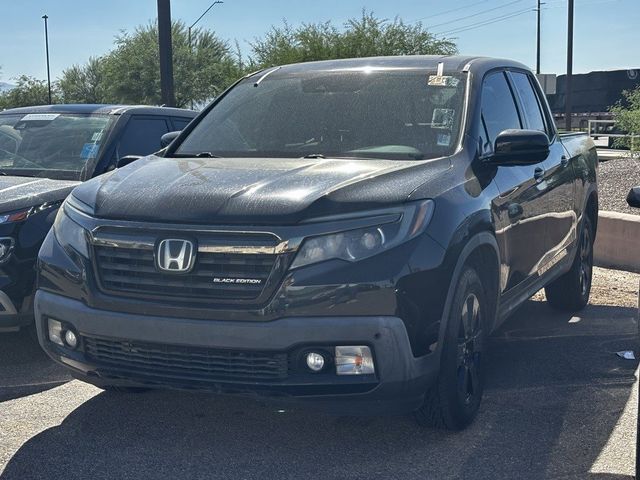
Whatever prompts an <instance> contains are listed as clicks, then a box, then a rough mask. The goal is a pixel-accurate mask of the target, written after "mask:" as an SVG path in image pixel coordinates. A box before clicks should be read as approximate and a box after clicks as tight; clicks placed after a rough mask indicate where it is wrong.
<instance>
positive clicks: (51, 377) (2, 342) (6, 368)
mask: <svg viewBox="0 0 640 480" xmlns="http://www.w3.org/2000/svg"><path fill="white" fill-rule="evenodd" d="M69 380H71V376H70V375H69V374H68V373H67V372H66V371H65V370H64V369H63V368H62V367H59V366H58V365H56V364H54V363H53V362H52V361H51V360H50V359H49V357H48V356H47V355H46V354H45V353H44V352H43V351H42V349H41V348H40V345H38V341H37V340H36V339H35V335H34V334H32V333H30V332H29V331H28V330H25V329H23V330H21V331H20V332H15V333H0V402H4V401H6V400H11V399H14V398H20V397H26V396H27V395H33V394H34V393H38V392H42V391H45V390H48V389H50V388H55V387H58V386H60V385H62V384H64V383H66V382H68V381H69Z"/></svg>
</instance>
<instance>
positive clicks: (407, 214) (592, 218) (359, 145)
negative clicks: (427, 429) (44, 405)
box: [36, 56, 598, 429]
mask: <svg viewBox="0 0 640 480" xmlns="http://www.w3.org/2000/svg"><path fill="white" fill-rule="evenodd" d="M596 167H597V155H596V150H595V148H594V145H593V142H592V141H591V140H590V139H589V137H588V136H586V135H569V136H566V137H561V136H559V135H558V133H557V131H556V129H555V127H554V124H553V121H552V117H551V114H550V112H549V109H548V106H547V103H546V100H545V98H544V96H543V94H542V92H541V90H540V87H539V85H538V83H537V82H536V80H535V77H534V76H533V75H532V74H531V72H530V71H529V70H527V68H526V67H524V66H523V65H520V64H518V63H514V62H510V61H503V60H493V59H487V58H472V57H457V56H454V57H431V56H415V57H412V56H407V57H389V58H365V59H357V60H343V61H328V62H318V63H306V64H299V65H287V66H283V67H276V68H270V69H267V70H264V71H261V72H258V73H256V74H253V75H250V76H248V77H246V78H244V79H242V80H240V81H239V82H238V83H237V84H235V85H234V86H233V87H232V88H231V89H229V90H228V91H227V92H225V93H224V94H223V95H221V96H220V98H218V99H217V100H216V101H215V102H214V103H213V104H212V105H210V106H209V107H208V108H207V109H206V110H205V111H204V112H203V113H202V114H200V115H199V116H198V118H197V119H196V120H194V122H192V123H191V124H190V125H189V126H188V127H187V128H186V129H185V130H183V132H182V133H181V134H180V135H179V136H178V138H177V139H176V140H175V141H174V142H173V143H172V144H171V145H170V146H169V148H168V149H167V150H166V151H165V152H164V153H163V154H162V156H150V157H147V158H144V159H141V160H139V161H138V162H135V163H134V164H132V165H130V166H127V167H125V168H122V169H119V170H117V171H115V172H112V173H109V174H107V175H104V176H102V177H101V178H99V179H95V180H92V181H89V182H86V183H85V184H83V185H81V186H79V187H78V188H76V189H75V190H74V191H73V193H72V194H71V195H70V196H69V198H68V199H67V201H66V203H65V205H64V208H63V209H61V210H60V212H59V214H58V217H57V219H56V222H55V225H54V228H53V230H52V232H51V233H50V234H49V235H48V236H47V239H46V241H45V243H44V245H43V248H42V249H41V251H40V256H39V288H38V292H37V294H36V312H37V327H38V336H39V339H40V342H41V344H42V346H43V348H44V349H45V350H46V351H47V352H48V354H49V355H50V356H51V357H52V358H53V359H54V360H56V361H58V362H60V363H61V364H63V365H65V366H66V367H68V368H69V369H70V370H71V372H72V373H73V375H75V376H76V377H77V378H80V379H82V380H84V381H87V382H90V383H93V384H95V385H98V386H101V387H103V388H107V389H109V388H111V389H119V390H123V389H135V388H140V387H168V388H186V389H202V390H208V391H215V392H231V393H251V394H255V393H259V394H263V395H265V396H278V398H280V399H281V401H285V399H289V400H295V401H298V402H309V403H313V404H314V405H315V406H316V407H321V408H326V409H329V410H332V411H335V412H339V413H343V414H347V413H351V414H353V413H356V414H362V413H366V414H374V413H391V412H394V413H398V412H407V411H415V412H416V416H417V418H418V420H419V421H420V422H421V423H423V424H432V425H439V426H445V427H448V428H453V429H457V428H463V427H464V426H466V425H467V424H469V422H471V420H472V419H473V418H474V416H475V415H476V412H477V411H478V406H479V404H480V399H481V396H482V391H483V386H484V377H485V372H484V364H483V358H484V350H485V348H486V339H487V336H488V335H489V333H490V332H491V331H492V330H493V329H494V328H496V326H497V325H499V324H500V322H502V321H503V320H504V319H505V318H506V317H507V316H508V315H510V314H511V313H512V312H514V311H515V309H516V308H517V307H518V306H519V305H521V304H522V302H523V301H525V300H526V299H527V298H529V297H531V296H532V295H533V294H534V293H535V292H536V291H538V290H539V289H541V288H543V287H544V288H546V292H547V298H548V301H549V302H550V303H551V304H552V305H553V306H555V307H558V308H562V309H567V310H578V309H580V308H582V307H584V305H585V304H586V303H587V300H588V298H589V291H590V286H591V266H592V244H593V240H594V237H595V233H596V226H597V218H598V215H597V212H598V197H597V188H596ZM160 183H162V186H161V187H160V186H159V184H160Z"/></svg>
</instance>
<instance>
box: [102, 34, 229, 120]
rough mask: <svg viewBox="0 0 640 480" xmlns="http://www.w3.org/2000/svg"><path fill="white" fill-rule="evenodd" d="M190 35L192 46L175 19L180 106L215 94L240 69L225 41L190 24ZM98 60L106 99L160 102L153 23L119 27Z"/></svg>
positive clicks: (177, 93) (147, 102)
mask: <svg viewBox="0 0 640 480" xmlns="http://www.w3.org/2000/svg"><path fill="white" fill-rule="evenodd" d="M191 38H192V41H191V47H190V46H189V41H188V31H187V28H186V27H185V25H184V23H182V22H174V23H173V26H172V45H173V72H174V85H175V96H176V104H177V106H179V107H185V106H189V104H190V103H191V102H195V103H201V102H205V101H207V100H209V99H211V98H213V97H214V96H216V95H218V94H219V93H220V92H221V91H222V90H223V89H224V88H225V87H226V86H227V85H229V83H230V82H232V81H233V79H235V78H236V76H237V75H238V74H239V67H238V65H237V62H236V60H235V59H234V57H233V55H231V53H230V49H229V46H228V44H227V43H226V42H224V41H222V40H220V39H219V38H218V37H216V36H215V34H213V33H212V32H210V31H206V30H201V29H195V30H192V33H191ZM101 64H102V69H101V71H102V73H103V77H102V82H103V86H104V98H105V100H108V101H109V102H113V103H134V104H135V103H142V104H150V105H157V104H159V103H160V102H161V96H160V76H159V73H158V72H159V71H160V59H159V53H158V28H157V24H155V23H151V24H149V25H146V26H143V27H138V28H136V30H135V31H134V32H133V33H127V32H123V33H122V34H121V35H119V36H118V37H117V38H116V48H115V49H114V50H113V51H111V52H110V53H109V54H107V55H106V56H104V57H103V58H102V60H101Z"/></svg>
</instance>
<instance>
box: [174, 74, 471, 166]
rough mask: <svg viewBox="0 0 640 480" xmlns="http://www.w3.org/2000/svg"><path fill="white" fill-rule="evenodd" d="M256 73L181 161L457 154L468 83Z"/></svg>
mask: <svg viewBox="0 0 640 480" xmlns="http://www.w3.org/2000/svg"><path fill="white" fill-rule="evenodd" d="M266 73H267V75H266V76H265V72H261V73H258V74H256V75H254V76H252V77H251V78H248V79H245V80H243V81H242V82H241V83H240V84H238V85H237V86H236V87H235V88H233V89H232V90H231V91H230V92H229V93H228V94H227V95H226V96H224V97H223V98H222V99H221V100H220V101H219V103H218V104H217V105H215V106H214V107H213V109H212V110H211V111H210V112H209V114H208V115H207V116H206V117H205V118H203V119H202V121H201V122H200V123H199V124H198V125H197V126H196V127H195V128H194V130H193V131H192V132H191V134H190V135H189V136H188V137H187V138H186V139H185V140H184V141H183V143H182V144H181V145H180V146H179V148H178V149H177V151H176V155H177V156H195V155H198V154H200V155H205V154H210V155H211V156H223V157H246V156H255V157H258V156H259V157H304V156H318V157H322V156H326V157H330V156H331V157H356V158H387V159H399V160H419V159H423V158H432V157H437V156H443V155H450V154H451V153H453V151H454V150H455V147H456V145H457V141H458V136H459V134H460V124H461V117H462V110H463V106H464V91H465V82H463V81H462V80H463V78H462V75H458V76H444V77H438V76H436V75H429V74H428V73H426V72H425V71H422V70H421V71H417V70H373V71H366V70H357V71H353V70H350V71H344V70H343V71H318V72H304V73H302V74H301V73H297V74H296V73H293V74H286V73H284V72H283V71H282V70H280V71H275V70H274V71H273V73H272V74H270V73H269V72H266Z"/></svg>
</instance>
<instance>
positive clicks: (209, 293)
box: [94, 245, 277, 303]
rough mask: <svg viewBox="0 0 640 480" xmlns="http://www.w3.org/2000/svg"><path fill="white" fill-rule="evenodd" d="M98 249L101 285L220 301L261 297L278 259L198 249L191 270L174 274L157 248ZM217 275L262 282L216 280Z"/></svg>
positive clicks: (159, 295)
mask: <svg viewBox="0 0 640 480" xmlns="http://www.w3.org/2000/svg"><path fill="white" fill-rule="evenodd" d="M94 253H95V262H96V269H97V274H98V279H99V281H100V286H101V287H102V289H103V290H106V291H108V292H118V293H125V294H134V295H142V296H152V297H157V298H166V297H178V298H181V299H185V298H192V299H193V298H195V299H206V300H221V302H220V303H224V302H225V301H232V302H233V301H251V300H255V299H257V298H258V297H259V296H260V294H261V293H262V291H263V290H264V288H265V285H266V284H267V280H268V279H269V277H270V275H271V272H272V271H273V268H274V264H275V262H276V260H277V255H275V254H245V253H210V252H198V253H197V256H196V261H195V266H194V268H193V270H192V271H191V272H189V273H186V274H170V273H163V272H160V271H158V270H157V269H156V266H155V260H154V253H153V250H149V249H137V248H122V247H109V246H99V245H94ZM215 278H219V279H220V278H224V279H235V278H241V279H251V280H259V281H260V283H242V284H235V283H215V282H214V279H215Z"/></svg>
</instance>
